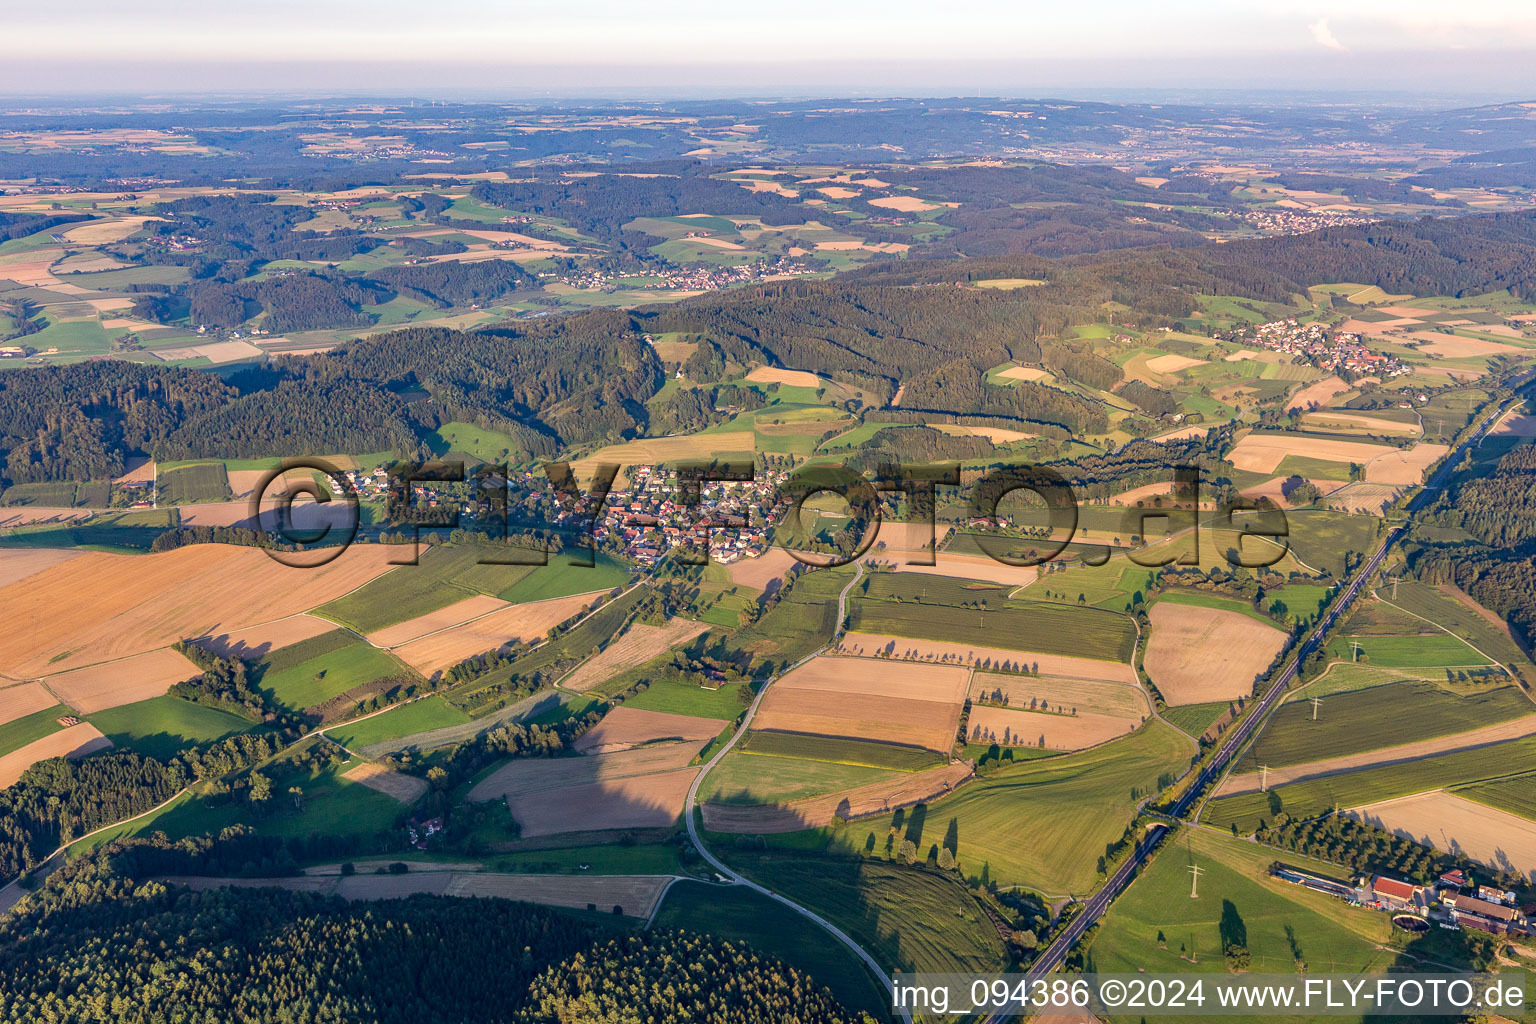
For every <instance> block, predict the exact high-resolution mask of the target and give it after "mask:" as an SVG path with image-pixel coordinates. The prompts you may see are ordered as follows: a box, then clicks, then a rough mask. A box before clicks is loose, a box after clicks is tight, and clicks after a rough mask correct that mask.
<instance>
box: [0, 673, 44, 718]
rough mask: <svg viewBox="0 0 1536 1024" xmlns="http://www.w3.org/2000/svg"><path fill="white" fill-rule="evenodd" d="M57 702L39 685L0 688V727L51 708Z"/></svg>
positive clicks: (20, 684) (30, 684)
mask: <svg viewBox="0 0 1536 1024" xmlns="http://www.w3.org/2000/svg"><path fill="white" fill-rule="evenodd" d="M57 703H58V701H57V700H55V699H54V696H53V694H51V693H49V692H48V691H47V690H45V689H43V686H42V684H41V683H17V684H16V685H14V686H7V687H4V688H0V725H4V724H5V723H7V722H14V721H16V719H18V718H25V717H27V716H28V715H30V714H32V713H33V712H34V711H43V710H45V709H47V708H51V707H53V706H54V705H55V704H57Z"/></svg>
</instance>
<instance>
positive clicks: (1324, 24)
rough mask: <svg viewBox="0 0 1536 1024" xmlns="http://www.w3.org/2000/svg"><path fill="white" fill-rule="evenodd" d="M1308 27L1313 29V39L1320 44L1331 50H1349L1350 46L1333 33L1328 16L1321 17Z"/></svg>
mask: <svg viewBox="0 0 1536 1024" xmlns="http://www.w3.org/2000/svg"><path fill="white" fill-rule="evenodd" d="M1307 28H1308V29H1310V30H1311V32H1312V39H1313V41H1314V42H1316V43H1317V45H1318V46H1322V47H1325V48H1327V49H1329V50H1338V51H1340V52H1346V51H1348V49H1349V47H1347V46H1345V45H1344V44H1343V43H1341V42H1339V39H1338V37H1337V36H1335V35H1334V34H1333V29H1331V28H1329V27H1328V19H1327V18H1319V19H1317V20H1316V21H1314V22H1313V23H1312V24H1310V25H1308V26H1307Z"/></svg>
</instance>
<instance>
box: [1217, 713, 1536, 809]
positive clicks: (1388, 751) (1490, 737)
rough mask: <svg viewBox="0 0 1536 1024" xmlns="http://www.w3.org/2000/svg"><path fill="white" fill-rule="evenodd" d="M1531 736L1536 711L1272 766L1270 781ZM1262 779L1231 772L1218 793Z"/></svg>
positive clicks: (1254, 787)
mask: <svg viewBox="0 0 1536 1024" xmlns="http://www.w3.org/2000/svg"><path fill="white" fill-rule="evenodd" d="M1527 736H1536V714H1533V715H1524V716H1522V717H1520V718H1511V719H1509V720H1508V721H1505V722H1498V723H1496V724H1494V725H1485V726H1483V727H1482V728H1481V729H1473V730H1471V731H1470V732H1458V733H1452V734H1451V735H1449V736H1434V737H1431V738H1430V739H1427V740H1415V741H1414V742H1412V743H1401V744H1399V745H1397V746H1395V747H1381V748H1378V749H1376V750H1365V751H1361V752H1360V753H1358V754H1346V755H1344V756H1343V757H1331V758H1328V759H1327V760H1324V761H1309V762H1307V763H1306V764H1293V765H1288V766H1286V767H1284V768H1271V769H1270V770H1269V776H1268V780H1267V781H1268V783H1269V786H1270V788H1271V789H1273V788H1274V787H1276V786H1285V785H1289V784H1290V783H1293V782H1305V781H1307V780H1308V779H1321V778H1326V777H1327V776H1329V775H1340V774H1342V773H1344V772H1353V771H1358V770H1360V769H1362V768H1374V767H1378V766H1380V765H1389V764H1398V763H1400V762H1403V761H1419V760H1422V759H1423V758H1426V757H1433V756H1434V755H1436V754H1451V753H1455V752H1456V751H1458V750H1471V749H1473V748H1475V747H1488V746H1492V745H1494V744H1496V743H1504V742H1506V741H1508V740H1520V739H1525V738H1526V737H1527ZM1259 781H1260V780H1259V773H1258V772H1246V773H1244V774H1242V775H1237V774H1233V775H1229V776H1227V781H1226V782H1224V783H1222V785H1221V788H1220V789H1218V790H1217V791H1216V793H1215V794H1214V795H1216V796H1232V795H1234V794H1237V793H1257V792H1258V791H1259Z"/></svg>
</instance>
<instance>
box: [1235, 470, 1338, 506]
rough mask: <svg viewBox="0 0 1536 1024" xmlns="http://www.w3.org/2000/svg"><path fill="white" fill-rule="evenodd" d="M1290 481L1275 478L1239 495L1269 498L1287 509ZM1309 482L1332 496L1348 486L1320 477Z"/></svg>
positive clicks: (1244, 490)
mask: <svg viewBox="0 0 1536 1024" xmlns="http://www.w3.org/2000/svg"><path fill="white" fill-rule="evenodd" d="M1289 479H1290V477H1288V476H1273V477H1270V478H1269V479H1268V480H1265V481H1264V482H1263V483H1261V484H1255V485H1254V486H1252V487H1244V488H1243V489H1242V490H1241V491H1239V492H1238V493H1239V494H1241V495H1242V496H1243V497H1245V498H1268V499H1269V500H1270V501H1272V502H1274V503H1275V504H1276V505H1278V506H1279V507H1281V508H1285V507H1287V506H1288V505H1290V502H1289V501H1287V500H1286V497H1285V482H1286V481H1287V480H1289ZM1307 482H1308V483H1309V484H1312V485H1313V486H1314V487H1316V488H1317V489H1318V491H1319V492H1320V493H1322V494H1325V495H1326V494H1332V493H1333V492H1335V491H1338V490H1340V489H1342V488H1343V487H1345V486H1346V485H1345V484H1342V483H1340V482H1339V481H1337V480H1324V479H1322V478H1320V477H1319V478H1317V479H1311V478H1309V479H1308V480H1307Z"/></svg>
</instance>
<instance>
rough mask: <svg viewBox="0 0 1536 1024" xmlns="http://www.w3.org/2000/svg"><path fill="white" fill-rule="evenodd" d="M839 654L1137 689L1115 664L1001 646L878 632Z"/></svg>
mask: <svg viewBox="0 0 1536 1024" xmlns="http://www.w3.org/2000/svg"><path fill="white" fill-rule="evenodd" d="M838 651H839V652H840V653H848V654H858V655H864V656H868V655H873V654H884V655H886V656H889V657H892V658H899V659H901V660H903V661H921V662H929V661H940V662H943V661H947V662H949V663H950V664H955V665H971V666H974V667H976V668H993V667H996V668H1000V669H1007V668H1012V667H1018V666H1029V667H1030V670H1031V671H1033V672H1036V673H1039V674H1042V675H1050V676H1070V677H1071V678H1073V679H1102V680H1106V681H1109V682H1121V683H1128V684H1129V685H1131V686H1136V685H1137V682H1136V670H1135V669H1133V668H1131V666H1129V665H1126V664H1124V663H1122V662H1118V661H1098V660H1096V659H1094V658H1072V657H1068V656H1066V655H1063V654H1039V653H1037V652H1035V651H1014V650H1007V649H1005V648H1002V647H977V646H975V645H974V644H954V643H948V642H946V641H943V640H912V639H909V638H907V637H904V636H886V635H883V634H880V633H847V634H845V635H844V636H843V640H842V643H841V644H840V645H839V646H838Z"/></svg>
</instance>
